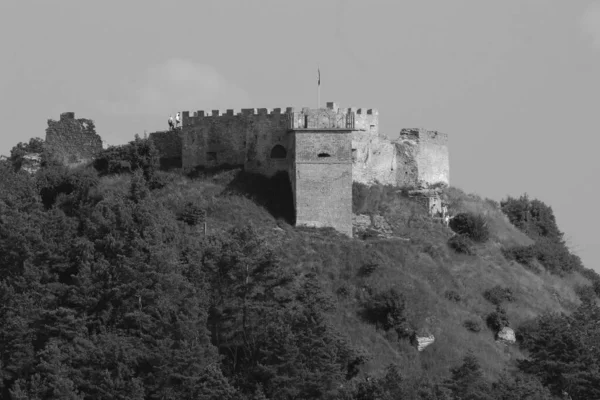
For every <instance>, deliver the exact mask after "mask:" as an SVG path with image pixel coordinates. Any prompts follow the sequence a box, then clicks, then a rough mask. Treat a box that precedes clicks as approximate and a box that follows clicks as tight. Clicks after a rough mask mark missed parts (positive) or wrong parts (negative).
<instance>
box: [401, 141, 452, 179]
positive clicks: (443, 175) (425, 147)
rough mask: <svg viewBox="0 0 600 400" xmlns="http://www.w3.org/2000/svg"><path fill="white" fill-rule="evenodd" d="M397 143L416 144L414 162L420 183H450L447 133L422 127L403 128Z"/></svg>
mask: <svg viewBox="0 0 600 400" xmlns="http://www.w3.org/2000/svg"><path fill="white" fill-rule="evenodd" d="M399 143H402V144H403V145H404V146H407V145H416V146H417V149H418V150H417V152H416V164H417V169H418V183H419V184H420V185H424V186H427V185H431V184H435V183H439V182H442V183H445V184H446V185H448V184H449V183H450V157H449V151H448V135H446V134H445V133H440V132H436V131H427V130H424V129H403V130H402V131H401V132H400V137H399Z"/></svg>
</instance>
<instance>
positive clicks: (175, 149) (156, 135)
mask: <svg viewBox="0 0 600 400" xmlns="http://www.w3.org/2000/svg"><path fill="white" fill-rule="evenodd" d="M148 138H149V139H150V140H151V141H152V143H153V144H154V147H156V149H157V150H158V153H159V154H160V164H161V167H162V168H169V167H174V168H181V153H182V138H183V133H182V132H181V131H179V130H177V131H173V130H169V131H158V132H152V133H151V134H150V135H149V136H148Z"/></svg>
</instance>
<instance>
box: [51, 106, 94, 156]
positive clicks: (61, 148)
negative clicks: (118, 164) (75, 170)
mask: <svg viewBox="0 0 600 400" xmlns="http://www.w3.org/2000/svg"><path fill="white" fill-rule="evenodd" d="M44 150H45V151H47V152H48V153H49V154H50V155H51V156H52V157H53V158H54V159H55V160H56V161H59V162H60V163H62V164H63V165H67V166H76V165H80V164H84V163H87V162H90V161H92V160H93V159H94V157H95V156H96V154H98V153H99V152H100V151H102V139H101V138H100V136H99V135H97V134H96V130H95V126H94V122H93V121H92V120H90V119H85V118H79V119H75V113H73V112H66V113H62V114H61V115H60V120H59V121H54V120H51V119H49V120H48V128H46V141H45V143H44Z"/></svg>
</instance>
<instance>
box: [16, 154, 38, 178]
mask: <svg viewBox="0 0 600 400" xmlns="http://www.w3.org/2000/svg"><path fill="white" fill-rule="evenodd" d="M41 166H42V155H41V154H40V153H28V154H25V155H24V156H23V163H22V164H21V169H22V170H24V171H26V172H29V173H30V174H35V173H36V172H37V171H38V170H39V169H40V168H41Z"/></svg>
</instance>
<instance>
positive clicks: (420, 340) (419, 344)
mask: <svg viewBox="0 0 600 400" xmlns="http://www.w3.org/2000/svg"><path fill="white" fill-rule="evenodd" d="M433 342H435V337H434V336H433V335H432V334H429V335H425V336H421V335H419V334H415V335H414V336H413V338H412V343H413V345H414V346H415V347H416V348H417V351H423V350H425V348H426V347H428V346H430V345H431V344H433Z"/></svg>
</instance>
